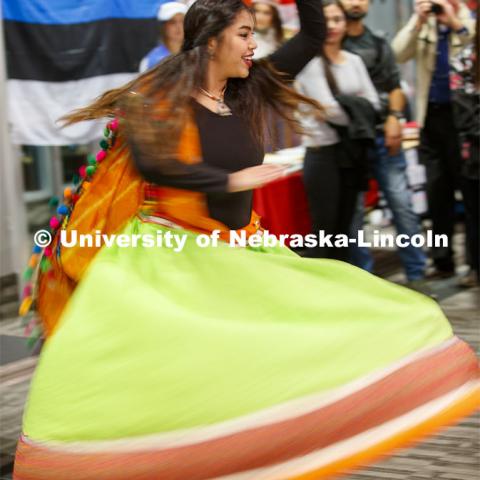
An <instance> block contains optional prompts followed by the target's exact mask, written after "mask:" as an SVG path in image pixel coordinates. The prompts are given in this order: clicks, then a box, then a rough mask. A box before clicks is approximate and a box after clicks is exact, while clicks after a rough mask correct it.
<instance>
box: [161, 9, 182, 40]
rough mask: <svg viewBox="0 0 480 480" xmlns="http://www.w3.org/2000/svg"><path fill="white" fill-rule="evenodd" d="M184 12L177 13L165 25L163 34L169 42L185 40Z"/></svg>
mask: <svg viewBox="0 0 480 480" xmlns="http://www.w3.org/2000/svg"><path fill="white" fill-rule="evenodd" d="M184 18H185V15H183V13H177V14H176V15H175V16H173V17H172V18H171V19H170V20H169V21H168V22H165V24H164V25H163V35H164V39H165V40H166V41H167V42H179V43H181V42H183V19H184Z"/></svg>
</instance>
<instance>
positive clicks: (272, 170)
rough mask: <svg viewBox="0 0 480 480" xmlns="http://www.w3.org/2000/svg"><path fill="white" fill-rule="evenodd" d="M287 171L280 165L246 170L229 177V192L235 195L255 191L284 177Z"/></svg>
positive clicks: (260, 166) (261, 166)
mask: <svg viewBox="0 0 480 480" xmlns="http://www.w3.org/2000/svg"><path fill="white" fill-rule="evenodd" d="M286 170H287V169H286V167H283V166H279V165H258V166H256V167H249V168H244V169H243V170H239V171H238V172H235V173H231V174H230V175H229V176H228V191H229V192H230V193H233V192H244V191H246V190H253V189H255V188H258V187H261V186H263V185H265V184H267V183H270V182H273V181H274V180H277V179H279V178H281V177H283V176H284V175H285V173H286Z"/></svg>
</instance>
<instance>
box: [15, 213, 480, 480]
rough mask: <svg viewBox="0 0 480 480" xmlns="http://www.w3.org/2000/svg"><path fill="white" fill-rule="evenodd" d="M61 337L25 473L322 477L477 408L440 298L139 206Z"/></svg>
mask: <svg viewBox="0 0 480 480" xmlns="http://www.w3.org/2000/svg"><path fill="white" fill-rule="evenodd" d="M167 232H173V233H175V234H176V235H185V238H186V243H185V245H184V247H183V249H182V250H181V251H179V252H175V251H174V249H173V248H169V247H166V246H164V247H160V248H158V247H147V246H137V247H129V248H120V247H119V246H114V247H109V248H103V249H102V251H101V252H100V253H99V254H98V255H97V257H96V258H95V259H94V261H93V262H92V264H91V266H90V268H89V270H88V271H87V273H86V274H85V277H84V279H83V280H82V282H81V283H80V285H79V286H78V287H77V290H76V291H75V293H74V295H73V297H72V298H71V300H70V302H69V304H68V305H67V308H66V310H65V312H64V314H63V317H62V320H61V323H60V325H59V327H58V329H57V331H56V332H55V334H54V335H53V336H52V337H51V338H50V339H49V340H48V341H47V342H46V344H45V346H44V349H43V351H42V355H41V359H40V362H39V366H38V368H37V371H36V373H35V376H34V379H33V383H32V387H31V392H30V396H29V399H28V403H27V408H26V412H25V417H24V426H23V431H24V434H23V436H22V438H21V439H20V442H19V446H18V450H17V458H16V466H15V478H17V479H19V480H20V479H22V480H30V479H32V480H33V479H35V480H38V479H49V480H50V479H51V480H61V479H64V478H65V479H67V478H68V479H70V480H80V479H95V480H104V479H112V480H122V479H125V480H127V479H128V480H136V479H148V480H151V479H165V480H176V479H178V480H201V479H211V478H218V479H230V480H233V479H238V480H240V479H242V480H243V479H293V478H295V479H300V478H301V479H307V478H308V479H310V478H311V479H314V478H324V477H330V476H332V475H334V474H336V473H338V472H341V471H343V470H345V469H347V468H352V467H353V466H355V465H358V464H363V463H366V462H368V461H371V460H373V459H374V458H376V457H377V456H378V455H380V454H383V453H385V452H387V451H390V450H391V449H392V448H395V447H397V446H401V445H405V444H407V443H409V442H411V441H412V440H414V439H417V438H419V437H421V436H423V435H426V434H428V433H430V432H432V431H434V430H435V429H436V428H438V427H439V426H441V425H443V424H447V423H449V422H452V421H454V420H456V419H458V418H460V417H461V416H463V415H466V414H468V413H469V412H471V411H472V410H474V409H475V407H476V406H477V405H478V391H479V381H478V363H477V359H476V357H475V355H474V354H473V353H472V351H471V350H470V349H469V347H468V346H467V345H465V344H464V343H463V342H462V341H460V340H459V339H458V338H456V337H455V336H454V335H453V333H452V330H451V327H450V325H449V323H448V321H447V319H446V318H445V316H444V315H443V313H442V312H441V310H440V308H439V307H438V305H437V304H436V303H435V302H434V301H432V300H431V299H429V298H427V297H425V296H422V295H420V294H418V293H416V292H413V291H411V290H408V289H406V288H403V287H401V286H398V285H394V284H392V283H389V282H387V281H384V280H382V279H380V278H377V277H375V276H373V275H370V274H368V273H366V272H364V271H362V270H360V269H357V268H355V267H352V266H351V265H348V264H346V263H342V262H338V261H333V260H317V259H304V258H300V257H299V256H297V255H296V254H295V253H293V252H291V251H290V250H288V249H287V248H283V247H275V248H264V247H258V248H250V247H247V248H238V247H237V248H232V247H231V246H229V245H228V244H226V243H222V242H220V243H219V245H218V247H215V248H214V247H207V248H202V247H200V246H199V245H198V243H197V242H198V235H197V234H195V233H192V232H189V231H185V230H178V229H177V230H171V229H169V228H167V227H165V226H162V225H158V224H156V223H155V222H154V221H151V220H150V221H147V220H145V219H143V220H142V219H140V218H138V217H135V218H134V219H133V220H131V222H130V223H129V224H128V226H127V227H126V228H125V230H124V232H123V233H124V234H128V235H150V236H152V237H155V238H158V237H159V236H162V235H165V234H166V233H167Z"/></svg>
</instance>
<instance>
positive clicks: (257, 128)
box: [62, 0, 322, 160]
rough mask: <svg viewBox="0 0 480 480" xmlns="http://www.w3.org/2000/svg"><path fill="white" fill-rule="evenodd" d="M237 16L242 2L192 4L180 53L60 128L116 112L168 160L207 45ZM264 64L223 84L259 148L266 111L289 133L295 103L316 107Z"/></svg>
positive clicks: (201, 76) (200, 79)
mask: <svg viewBox="0 0 480 480" xmlns="http://www.w3.org/2000/svg"><path fill="white" fill-rule="evenodd" d="M242 11H248V12H249V13H250V14H252V15H253V13H252V11H251V10H250V9H249V7H247V6H246V5H245V4H244V3H243V1H242V0H222V1H218V0H197V1H196V2H195V3H194V4H193V5H192V6H191V7H190V9H189V10H188V12H187V14H186V15H185V21H184V31H185V40H184V44H183V47H182V51H181V52H180V53H179V54H177V55H173V56H171V57H168V58H167V59H165V60H164V61H163V62H161V63H160V64H159V65H158V66H156V67H155V68H153V69H151V70H148V71H147V72H145V73H144V74H143V75H141V76H139V77H138V78H136V79H134V80H132V81H131V82H130V83H128V84H126V85H124V86H123V87H120V88H117V89H114V90H110V91H108V92H106V93H104V94H103V95H102V96H100V97H99V98H98V99H97V100H96V101H94V102H93V103H92V104H90V105H88V106H87V107H85V108H81V109H79V110H76V111H74V112H73V113H71V114H69V115H67V116H65V117H64V118H63V119H62V120H63V121H64V122H65V124H66V125H69V124H72V123H75V122H79V121H82V120H93V119H97V118H102V117H105V116H115V115H118V114H119V111H121V114H122V117H123V118H124V119H125V123H126V126H127V131H128V132H135V134H136V140H138V142H141V143H142V144H143V145H145V144H148V145H150V146H151V151H155V158H156V159H157V160H158V159H161V158H170V159H171V158H172V156H174V155H175V153H176V152H177V147H178V142H179V139H180V135H181V133H182V129H183V127H184V125H185V123H186V121H187V120H188V119H189V118H191V108H190V101H191V97H192V95H193V94H194V93H195V92H196V91H198V88H200V87H203V86H204V81H205V78H206V72H207V67H208V61H209V55H208V49H207V43H208V40H209V39H211V38H212V37H213V38H218V40H219V41H220V42H221V41H222V33H223V31H224V30H225V29H226V28H227V27H228V26H229V25H231V24H232V23H233V22H234V21H235V18H236V17H237V15H238V14H239V13H240V12H242ZM283 80H284V79H283V77H282V75H281V74H279V73H278V72H276V71H275V70H274V69H273V67H272V66H271V65H270V63H269V62H268V61H266V60H260V61H258V62H254V65H253V66H252V68H251V69H250V75H249V77H248V78H244V79H242V78H233V79H229V80H228V85H227V91H226V98H227V101H228V105H229V106H230V107H231V108H232V110H233V111H234V112H235V114H236V115H239V116H241V117H242V118H244V119H245V120H246V121H247V123H248V125H249V126H250V128H251V131H252V134H253V135H254V138H256V139H257V141H258V142H259V143H260V144H262V143H263V135H264V131H265V127H264V126H265V118H266V111H267V110H269V109H273V110H274V111H276V112H277V113H278V114H279V115H280V116H281V117H283V118H284V119H285V120H286V121H287V122H288V123H289V124H290V125H291V126H292V128H293V129H294V130H295V131H298V132H301V131H302V130H301V126H300V124H299V122H298V120H297V119H296V117H295V112H296V111H297V110H298V108H299V106H300V104H302V103H306V104H309V105H311V106H313V107H315V108H317V109H320V110H322V108H321V106H320V105H319V104H318V103H317V102H315V101H314V100H311V99H309V98H307V97H304V96H303V95H300V94H299V93H298V92H296V91H295V90H294V89H292V88H290V87H289V86H288V85H287V84H286V83H285V82H284V81H283Z"/></svg>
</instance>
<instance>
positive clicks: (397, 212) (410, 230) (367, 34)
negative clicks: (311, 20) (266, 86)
mask: <svg viewBox="0 0 480 480" xmlns="http://www.w3.org/2000/svg"><path fill="white" fill-rule="evenodd" d="M342 4H343V6H344V7H345V11H346V15H347V36H346V37H345V39H344V42H343V47H344V48H345V49H346V50H348V51H350V52H353V53H356V54H357V55H360V57H361V58H362V60H363V62H364V63H365V65H366V67H367V70H368V73H369V75H370V79H371V80H372V82H373V84H374V86H375V88H376V90H377V92H378V94H379V96H380V100H381V111H380V113H379V118H378V125H377V138H376V145H375V148H374V149H373V151H372V160H373V162H372V167H373V174H374V177H375V179H376V180H377V181H378V184H379V187H380V189H381V190H382V192H383V194H384V196H385V199H386V201H387V205H388V207H389V208H390V210H391V212H392V215H393V223H394V225H395V228H396V230H397V233H398V234H402V235H408V237H409V238H411V237H412V236H413V235H416V234H418V233H420V232H421V225H420V219H419V218H418V216H417V215H416V214H415V213H414V211H413V207H412V202H411V193H410V191H409V189H408V179H407V161H406V158H405V154H404V152H403V150H402V125H401V123H400V120H401V119H403V117H404V109H405V95H404V94H403V91H402V88H401V86H400V71H399V69H398V66H397V63H396V60H395V54H394V53H393V51H392V48H391V47H390V45H389V43H388V42H387V41H386V39H385V38H383V37H380V36H378V35H375V34H374V33H373V32H372V31H371V30H370V29H369V28H368V27H367V26H366V25H365V23H364V19H365V18H366V16H367V15H368V12H369V7H370V1H369V0H342ZM363 217H364V199H363V195H361V196H360V199H359V203H358V208H357V212H356V215H355V217H354V221H353V224H352V234H353V235H356V234H357V232H358V231H359V230H361V229H362V225H363ZM351 253H352V261H353V263H354V264H355V265H357V266H358V267H360V268H363V269H365V270H368V271H372V270H373V257H372V254H371V252H370V251H369V249H368V248H366V247H358V246H356V245H352V249H351ZM398 254H399V256H400V259H401V261H402V264H403V267H404V269H405V273H406V276H407V280H408V282H409V286H410V287H412V288H415V289H420V290H422V289H426V286H425V285H424V277H425V269H426V255H425V253H424V252H423V250H422V249H421V248H420V247H414V246H412V245H410V246H408V247H406V248H401V249H398ZM425 293H426V292H425Z"/></svg>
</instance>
